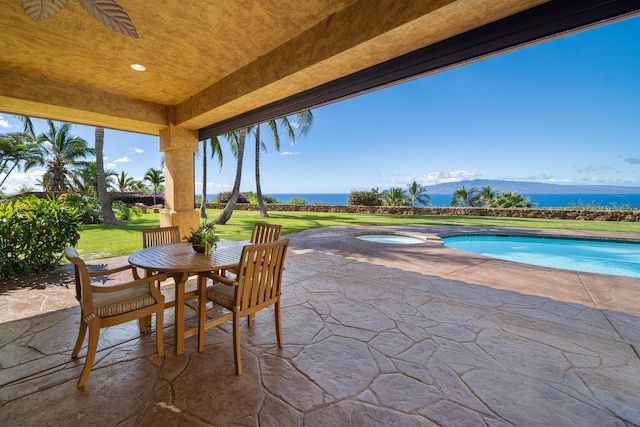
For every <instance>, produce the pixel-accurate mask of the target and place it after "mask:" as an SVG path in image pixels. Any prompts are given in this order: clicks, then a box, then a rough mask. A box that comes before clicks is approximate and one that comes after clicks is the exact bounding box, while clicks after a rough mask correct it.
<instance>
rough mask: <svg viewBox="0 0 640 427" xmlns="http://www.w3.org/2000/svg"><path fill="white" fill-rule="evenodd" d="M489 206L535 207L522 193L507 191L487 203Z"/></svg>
mask: <svg viewBox="0 0 640 427" xmlns="http://www.w3.org/2000/svg"><path fill="white" fill-rule="evenodd" d="M489 207H490V208H535V207H536V205H535V203H531V201H530V199H529V198H528V197H523V196H522V193H516V192H515V191H507V192H501V193H498V195H497V196H496V197H495V199H493V200H492V201H491V203H489Z"/></svg>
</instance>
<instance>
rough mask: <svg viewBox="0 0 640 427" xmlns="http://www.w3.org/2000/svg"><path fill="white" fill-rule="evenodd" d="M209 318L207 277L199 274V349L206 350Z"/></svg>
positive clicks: (200, 350)
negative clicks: (205, 343) (205, 340)
mask: <svg viewBox="0 0 640 427" xmlns="http://www.w3.org/2000/svg"><path fill="white" fill-rule="evenodd" d="M206 319H207V278H206V277H200V276H198V351H199V352H200V353H202V352H203V351H204V327H205V321H206Z"/></svg>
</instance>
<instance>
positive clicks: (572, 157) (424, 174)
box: [0, 17, 640, 195]
mask: <svg viewBox="0 0 640 427" xmlns="http://www.w3.org/2000/svg"><path fill="white" fill-rule="evenodd" d="M1 110H2V105H1V104H0V111H1ZM313 114H314V124H313V127H312V129H311V132H310V133H309V134H308V135H307V136H306V137H298V138H297V141H296V144H295V146H293V145H291V143H290V141H289V140H288V139H287V138H286V137H285V134H284V132H283V133H282V134H281V136H282V140H281V150H280V152H277V151H276V150H275V149H274V148H273V143H272V141H271V139H270V137H269V136H268V133H267V129H266V128H264V127H263V130H262V135H263V140H264V141H265V143H266V144H267V147H268V151H267V153H264V152H263V153H262V154H261V163H260V164H261V177H262V180H261V181H262V191H263V193H265V194H277V193H347V192H350V191H352V190H364V189H370V188H372V187H377V188H379V189H380V190H384V189H388V188H390V187H392V186H393V187H406V186H407V185H408V184H410V183H411V182H412V181H414V180H415V181H417V182H418V183H420V184H422V185H425V186H427V187H428V186H429V185H434V184H438V183H442V182H452V181H460V180H465V179H504V180H517V181H534V182H545V183H557V184H603V185H624V186H633V187H640V17H636V18H632V19H628V20H625V21H620V22H617V23H613V24H609V25H607V26H603V27H599V28H595V29H592V30H588V31H584V32H581V33H578V34H574V35H571V36H568V37H563V38H559V39H556V40H552V41H549V42H546V43H540V44H537V45H534V46H531V47H528V48H525V49H520V50H517V51H513V52H509V53H506V54H503V55H499V56H496V57H493V58H490V59H486V60H482V61H478V62H475V63H472V64H468V65H465V66H462V67H458V68H455V69H452V70H448V71H445V72H441V73H438V74H434V75H431V76H426V77H423V78H421V79H417V80H413V81H411V82H406V83H403V84H400V85H396V86H393V87H390V88H386V89H382V90H379V91H376V92H373V93H370V94H367V95H363V96H359V97H355V98H351V99H349V100H345V101H342V102H339V103H335V104H332V105H328V106H324V107H321V108H317V109H314V110H313ZM35 123H36V126H37V129H36V131H37V132H42V131H44V130H45V127H44V121H41V120H36V121H35ZM18 130H20V124H19V122H18V121H17V119H16V118H15V117H14V116H12V115H9V114H0V133H7V132H14V131H18ZM72 133H74V134H77V135H79V136H81V137H83V138H85V139H86V140H87V141H88V142H89V143H90V145H93V141H94V128H91V127H86V126H80V125H74V126H73V128H72ZM253 152H254V144H253V141H252V140H248V141H247V147H246V150H245V159H244V168H243V179H242V190H243V191H255V178H254V155H253ZM105 158H106V160H105V162H106V163H107V164H108V165H107V167H109V168H111V169H114V170H116V171H117V172H118V173H119V172H120V171H125V172H127V174H128V175H129V176H132V177H135V178H141V177H142V176H143V175H144V173H145V171H146V170H148V169H149V168H151V167H154V168H158V167H159V166H160V158H161V154H160V153H159V152H158V138H157V137H152V136H147V135H139V134H133V133H127V132H119V131H113V130H108V129H107V130H106V133H105ZM235 165H236V163H235V159H234V158H233V156H232V154H231V152H230V151H229V150H228V149H227V147H225V152H224V167H223V169H222V171H219V168H218V166H217V160H213V161H211V160H210V161H209V168H208V179H207V181H208V183H207V193H208V194H209V195H214V194H216V193H218V192H219V191H224V190H230V189H231V186H232V184H233V180H234V177H235ZM14 174H15V173H14ZM14 174H12V178H11V179H9V180H8V181H7V182H6V183H5V185H4V188H3V190H4V191H5V192H7V193H11V192H12V191H15V190H16V189H17V188H18V187H19V186H20V185H31V186H34V187H35V181H36V179H39V178H40V177H41V176H42V170H37V171H36V170H32V171H29V172H28V173H26V174H25V173H20V174H15V175H14ZM201 176H202V173H201V157H197V158H196V177H195V180H196V191H197V192H198V193H199V192H200V189H201V188H202V183H201V181H202V178H201ZM35 188H37V187H35Z"/></svg>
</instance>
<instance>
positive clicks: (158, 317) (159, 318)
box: [149, 304, 164, 357]
mask: <svg viewBox="0 0 640 427" xmlns="http://www.w3.org/2000/svg"><path fill="white" fill-rule="evenodd" d="M163 316H164V304H161V307H160V308H159V309H158V311H157V312H156V347H157V348H158V357H164V340H163V337H162V334H163V331H164V329H163V326H162V323H163ZM149 317H151V316H149Z"/></svg>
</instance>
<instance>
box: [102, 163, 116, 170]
mask: <svg viewBox="0 0 640 427" xmlns="http://www.w3.org/2000/svg"><path fill="white" fill-rule="evenodd" d="M105 166H106V167H108V168H109V169H113V168H115V167H116V164H115V163H107V164H106V165H105Z"/></svg>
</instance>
